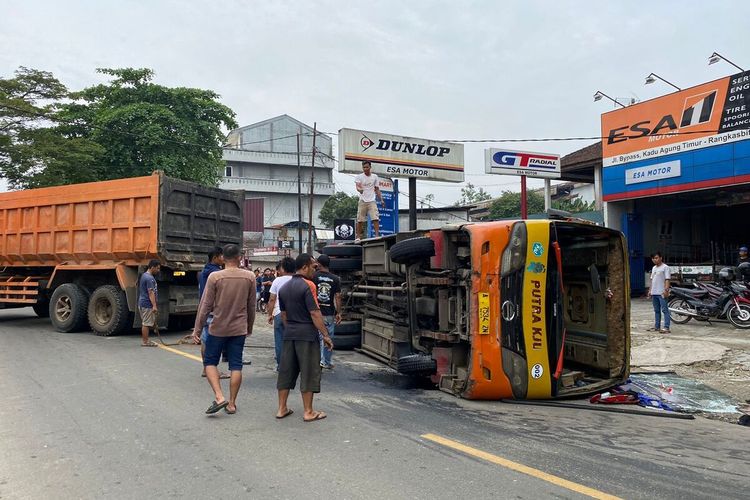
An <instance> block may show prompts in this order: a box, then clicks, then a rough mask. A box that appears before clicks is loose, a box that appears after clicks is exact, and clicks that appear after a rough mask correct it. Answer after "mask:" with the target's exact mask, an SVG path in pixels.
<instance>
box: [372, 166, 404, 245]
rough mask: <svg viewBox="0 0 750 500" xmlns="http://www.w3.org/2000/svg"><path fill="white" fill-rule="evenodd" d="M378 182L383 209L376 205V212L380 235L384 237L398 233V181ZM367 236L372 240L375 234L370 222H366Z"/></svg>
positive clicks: (382, 179)
mask: <svg viewBox="0 0 750 500" xmlns="http://www.w3.org/2000/svg"><path fill="white" fill-rule="evenodd" d="M379 180H380V192H381V194H382V195H383V201H384V202H385V207H383V206H382V205H378V212H379V213H380V235H381V236H386V235H389V234H396V233H398V181H397V180H391V179H384V178H382V177H380V178H379ZM367 235H368V236H369V237H370V238H372V237H373V236H375V233H374V231H373V228H372V223H371V221H370V220H369V218H368V220H367Z"/></svg>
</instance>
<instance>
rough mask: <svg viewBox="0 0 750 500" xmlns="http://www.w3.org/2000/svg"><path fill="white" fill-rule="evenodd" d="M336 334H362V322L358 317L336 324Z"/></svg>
mask: <svg viewBox="0 0 750 500" xmlns="http://www.w3.org/2000/svg"><path fill="white" fill-rule="evenodd" d="M334 334H335V335H354V334H356V335H362V322H361V321H360V320H358V319H354V320H348V321H342V322H341V323H339V324H338V325H336V329H335V330H334Z"/></svg>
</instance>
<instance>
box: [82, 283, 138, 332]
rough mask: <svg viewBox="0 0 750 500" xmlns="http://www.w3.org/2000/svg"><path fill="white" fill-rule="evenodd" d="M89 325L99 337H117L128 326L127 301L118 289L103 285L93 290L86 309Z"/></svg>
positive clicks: (123, 293) (128, 312)
mask: <svg viewBox="0 0 750 500" xmlns="http://www.w3.org/2000/svg"><path fill="white" fill-rule="evenodd" d="M88 317H89V325H91V329H92V330H93V331H94V333H95V334H97V335H100V336H104V337H107V336H110V335H119V334H121V333H124V332H125V331H126V330H127V329H128V327H129V326H130V325H129V324H128V323H129V321H128V320H129V319H130V311H129V310H128V299H127V298H126V297H125V292H123V291H122V290H121V289H120V287H117V286H113V285H103V286H100V287H99V288H97V289H96V290H94V293H93V294H92V295H91V300H90V301H89V307H88Z"/></svg>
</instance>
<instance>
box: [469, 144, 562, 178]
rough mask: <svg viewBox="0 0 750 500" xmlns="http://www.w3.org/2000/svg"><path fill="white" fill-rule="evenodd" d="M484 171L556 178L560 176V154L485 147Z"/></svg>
mask: <svg viewBox="0 0 750 500" xmlns="http://www.w3.org/2000/svg"><path fill="white" fill-rule="evenodd" d="M484 171H485V173H488V174H500V175H525V176H527V177H544V178H547V179H558V178H560V155H554V154H549V153H532V152H530V151H511V150H509V149H485V150H484Z"/></svg>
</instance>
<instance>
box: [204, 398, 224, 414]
mask: <svg viewBox="0 0 750 500" xmlns="http://www.w3.org/2000/svg"><path fill="white" fill-rule="evenodd" d="M228 405H229V401H224V402H223V403H217V402H216V401H214V402H212V403H211V406H209V407H208V410H206V415H212V414H214V413H216V412H218V411H219V410H221V409H223V408H226V407H227V406H228Z"/></svg>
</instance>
